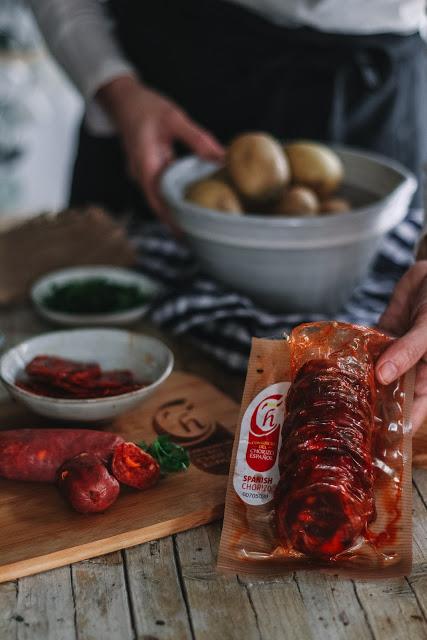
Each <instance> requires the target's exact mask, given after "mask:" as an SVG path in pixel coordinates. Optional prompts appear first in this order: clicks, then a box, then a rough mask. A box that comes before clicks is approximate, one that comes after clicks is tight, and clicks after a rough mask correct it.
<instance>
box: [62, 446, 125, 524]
mask: <svg viewBox="0 0 427 640" xmlns="http://www.w3.org/2000/svg"><path fill="white" fill-rule="evenodd" d="M57 485H58V488H59V490H60V491H61V493H62V494H63V495H64V496H65V497H66V498H67V499H68V500H69V502H70V503H71V506H72V507H73V508H74V509H75V510H76V511H78V512H79V513H100V512H102V511H105V510H106V509H108V507H110V506H111V505H112V504H113V502H115V501H116V500H117V497H118V495H119V493H120V485H119V483H118V482H117V480H116V479H115V478H114V476H112V475H111V473H110V472H109V471H108V469H107V467H106V466H105V464H104V463H103V462H102V461H101V460H100V459H99V458H98V457H97V456H95V455H94V454H93V453H86V452H84V453H80V454H79V455H77V456H75V457H74V458H71V460H68V461H67V462H65V463H64V464H63V465H62V466H61V467H60V468H59V469H58V474H57Z"/></svg>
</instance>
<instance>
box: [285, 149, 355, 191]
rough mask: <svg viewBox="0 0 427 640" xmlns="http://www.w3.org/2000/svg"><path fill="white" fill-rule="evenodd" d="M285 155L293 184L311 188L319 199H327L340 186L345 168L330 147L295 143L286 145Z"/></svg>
mask: <svg viewBox="0 0 427 640" xmlns="http://www.w3.org/2000/svg"><path fill="white" fill-rule="evenodd" d="M285 153H286V155H287V156H288V160H289V164H290V167H291V174H292V180H293V182H295V183H298V184H301V185H304V186H306V187H310V189H313V190H314V191H315V192H316V193H317V195H318V196H319V198H321V199H326V198H327V197H328V196H329V195H331V194H332V193H334V192H335V191H336V190H337V189H338V187H339V186H340V184H341V182H342V180H343V177H344V168H343V165H342V162H341V160H340V158H339V157H338V155H337V154H336V153H335V152H334V151H333V150H332V149H329V147H327V146H325V145H323V144H318V143H315V142H306V141H301V142H293V143H291V144H287V145H285Z"/></svg>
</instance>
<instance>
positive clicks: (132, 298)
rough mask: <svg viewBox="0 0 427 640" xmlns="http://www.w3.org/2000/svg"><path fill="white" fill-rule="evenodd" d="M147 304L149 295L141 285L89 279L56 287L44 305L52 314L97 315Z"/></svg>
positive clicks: (56, 285)
mask: <svg viewBox="0 0 427 640" xmlns="http://www.w3.org/2000/svg"><path fill="white" fill-rule="evenodd" d="M147 301H148V296H147V294H146V293H144V292H142V291H141V289H140V288H139V287H138V286H137V285H134V284H125V283H119V282H113V281H112V280H108V279H107V278H88V279H87V280H73V281H70V282H66V283H64V284H53V285H52V287H51V289H50V291H49V292H48V293H47V295H46V296H45V297H44V298H43V301H42V302H43V304H44V306H45V307H47V308H48V309H51V310H52V311H61V312H64V313H88V314H94V313H115V312H118V311H126V310H128V309H133V308H134V307H138V306H140V305H141V304H144V303H146V302H147Z"/></svg>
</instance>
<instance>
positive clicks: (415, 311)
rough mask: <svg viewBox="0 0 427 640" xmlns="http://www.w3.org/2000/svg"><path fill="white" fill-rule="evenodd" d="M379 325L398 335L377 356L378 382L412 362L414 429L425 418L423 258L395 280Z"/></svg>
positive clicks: (426, 286) (426, 288)
mask: <svg viewBox="0 0 427 640" xmlns="http://www.w3.org/2000/svg"><path fill="white" fill-rule="evenodd" d="M379 327H380V329H383V330H385V331H387V332H388V333H391V334H393V335H395V336H397V338H398V339H397V340H396V341H394V342H393V343H392V344H391V345H390V346H389V347H388V348H387V349H386V350H385V351H384V353H383V354H382V355H381V357H380V358H379V359H378V362H377V364H376V375H377V378H378V380H379V382H381V383H382V384H389V383H390V382H393V381H394V380H396V379H397V378H398V377H399V376H401V375H402V374H404V373H405V372H406V371H408V370H409V369H410V368H411V367H412V366H414V365H416V379H415V398H414V406H413V411H412V425H413V429H414V431H416V430H417V429H418V428H419V427H420V426H421V424H422V423H423V421H424V420H425V419H426V417H427V260H420V261H418V262H416V263H415V264H414V265H413V266H412V267H411V268H410V269H409V270H408V271H407V272H406V273H405V275H404V276H403V277H402V278H401V280H400V281H399V282H398V283H397V285H396V288H395V290H394V293H393V296H392V298H391V300H390V303H389V305H388V307H387V309H386V310H385V312H384V313H383V315H382V316H381V318H380V321H379Z"/></svg>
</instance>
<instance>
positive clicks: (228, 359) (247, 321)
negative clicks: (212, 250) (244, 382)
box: [131, 210, 423, 371]
mask: <svg viewBox="0 0 427 640" xmlns="http://www.w3.org/2000/svg"><path fill="white" fill-rule="evenodd" d="M422 219H423V215H422V211H420V210H413V211H411V212H410V213H409V214H408V216H407V217H406V219H405V220H404V221H403V222H402V223H401V224H400V225H399V226H398V227H396V229H394V231H392V232H391V233H390V234H389V235H388V236H387V237H386V238H385V239H384V241H383V243H382V246H381V249H380V252H379V254H378V257H377V259H376V261H375V264H374V266H373V268H372V270H371V273H370V274H369V276H368V277H367V278H366V280H365V282H363V283H362V285H361V286H360V287H359V288H358V289H357V290H356V291H355V292H354V294H353V296H352V298H351V300H350V301H349V302H348V304H347V305H346V307H345V308H344V309H343V311H342V312H340V313H339V314H337V315H336V316H335V318H336V319H337V320H342V321H345V322H354V323H358V324H363V325H367V326H373V325H375V324H376V323H377V321H378V318H379V316H380V315H381V313H382V312H383V310H384V308H385V306H386V304H387V301H388V299H389V297H390V295H391V293H392V291H393V288H394V286H395V284H396V282H397V281H398V280H399V278H400V277H401V276H402V275H403V273H404V272H405V271H406V269H407V268H408V267H409V266H410V265H411V263H412V262H413V255H414V247H415V244H416V242H417V240H418V237H419V234H420V231H421V227H422ZM131 233H132V236H133V238H134V241H135V244H136V246H137V249H138V255H139V259H138V267H139V269H141V270H142V271H144V272H145V273H147V274H149V275H152V276H153V277H155V278H157V279H159V280H162V281H163V282H164V283H165V284H166V285H167V290H168V293H167V294H166V295H165V296H164V297H162V299H161V300H160V301H158V302H157V303H156V304H155V305H154V306H153V308H152V309H151V320H152V321H153V322H154V323H155V324H157V325H159V326H161V327H162V328H164V329H165V330H167V331H170V332H172V333H174V334H177V335H183V334H186V335H188V336H189V337H191V339H192V340H193V342H195V343H197V344H198V345H200V346H201V347H202V348H203V349H204V350H205V351H208V352H209V353H211V354H212V355H214V356H215V357H216V358H217V359H218V360H220V361H221V362H223V363H224V364H226V365H228V366H229V367H231V368H232V369H235V370H239V371H244V370H245V369H246V365H247V359H248V354H249V349H250V344H251V338H252V336H258V337H263V336H275V335H277V336H280V335H281V334H282V333H283V332H284V331H286V332H288V331H289V330H290V329H291V327H292V326H294V325H296V324H299V323H300V322H307V321H314V320H323V319H328V316H325V315H319V314H316V315H314V314H311V315H310V314H304V315H300V314H276V313H274V314H273V313H270V312H268V311H266V310H263V309H261V308H259V307H257V306H256V305H255V304H254V303H253V302H252V301H251V300H250V299H249V298H247V297H246V296H244V295H241V294H238V293H236V292H233V291H229V290H228V289H226V288H225V287H224V286H223V285H220V284H219V283H217V282H215V281H214V280H212V279H210V278H208V277H207V276H205V275H203V274H201V273H200V272H199V271H198V269H197V264H196V262H195V261H194V259H193V258H192V256H191V253H190V251H189V250H188V249H187V248H186V247H185V246H184V245H182V244H179V243H178V242H177V241H176V240H175V239H174V238H173V237H172V236H171V235H169V234H168V232H167V231H166V230H165V229H164V228H162V227H161V226H160V225H157V224H150V225H144V226H143V227H141V226H135V225H133V228H132V230H131Z"/></svg>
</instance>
